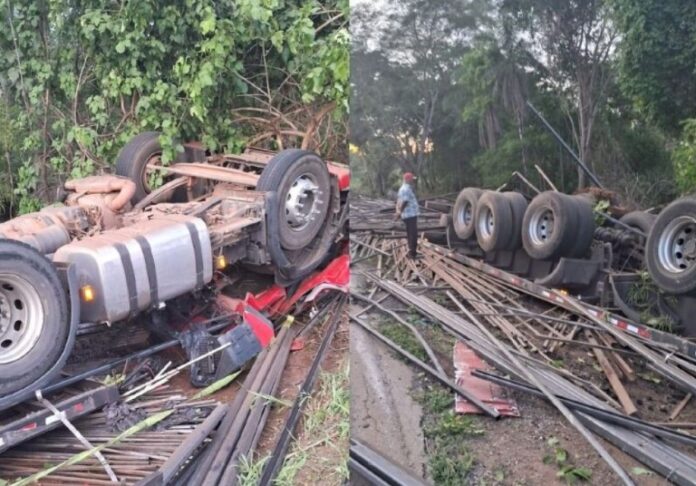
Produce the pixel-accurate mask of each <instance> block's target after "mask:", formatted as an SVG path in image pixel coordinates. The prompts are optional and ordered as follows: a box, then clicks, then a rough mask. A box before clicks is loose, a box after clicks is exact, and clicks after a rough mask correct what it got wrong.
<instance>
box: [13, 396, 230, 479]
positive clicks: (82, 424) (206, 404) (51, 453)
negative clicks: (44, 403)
mask: <svg viewBox="0 0 696 486" xmlns="http://www.w3.org/2000/svg"><path fill="white" fill-rule="evenodd" d="M185 401H186V397H185V396H184V395H183V394H182V393H181V392H180V391H178V390H176V389H169V388H168V387H161V388H160V389H158V390H155V391H152V392H150V393H148V394H147V395H144V396H143V397H141V399H140V400H139V401H136V402H133V403H132V404H131V405H132V406H131V407H128V408H124V409H123V411H121V412H119V414H120V415H122V417H121V418H122V420H124V421H125V422H126V423H128V424H135V423H137V422H138V421H140V420H141V419H142V418H143V417H148V416H153V415H156V414H158V413H160V412H162V410H163V409H171V410H174V411H175V413H174V414H173V415H171V416H170V417H176V419H175V420H171V421H170V422H169V423H168V421H167V419H166V418H165V419H164V421H163V422H161V423H160V425H161V426H162V427H161V429H160V430H157V429H150V430H143V431H139V432H138V433H135V434H132V435H127V436H125V437H124V438H122V439H121V440H119V441H118V442H116V443H113V444H110V443H111V442H113V439H114V438H115V437H117V436H119V435H120V434H119V430H114V429H113V428H112V426H113V420H111V419H109V418H107V413H108V412H107V411H104V410H102V411H99V412H96V413H93V414H90V415H89V416H86V417H84V418H82V419H80V420H78V421H76V422H75V427H76V428H78V429H79V431H80V433H81V434H82V435H83V436H84V437H85V438H86V439H87V440H88V441H89V442H90V443H91V444H92V445H93V446H94V447H97V448H98V447H100V446H104V445H107V444H109V445H108V447H105V448H104V449H103V450H102V451H101V452H102V454H103V456H104V457H105V459H106V461H107V462H108V464H109V466H110V467H111V468H112V469H113V471H114V473H115V474H116V476H117V477H118V478H119V480H120V481H125V482H127V483H129V484H132V483H135V482H137V481H139V480H141V479H143V478H145V477H146V476H148V475H150V474H153V473H154V472H156V471H158V470H159V468H160V467H161V466H162V465H164V464H165V463H166V461H167V460H168V458H169V457H170V456H171V454H172V453H173V452H174V451H175V450H176V449H177V448H178V447H179V446H180V444H181V443H182V442H183V441H185V439H186V438H187V437H188V436H189V435H190V434H191V433H192V432H193V431H194V430H195V429H196V427H197V426H198V424H200V423H201V422H203V421H204V420H205V418H206V416H207V415H208V414H210V411H211V410H213V409H214V408H215V407H216V405H217V404H216V402H215V401H213V400H198V401H196V402H195V403H185ZM110 422H112V423H111V424H110ZM84 452H85V447H84V446H83V444H81V443H80V441H78V440H77V438H76V437H75V436H73V435H72V434H71V433H70V432H69V431H67V430H65V429H60V430H56V431H53V432H49V433H47V434H46V435H44V436H42V437H40V438H38V439H37V440H32V441H29V442H26V443H25V444H22V445H20V446H19V447H16V448H14V449H11V450H9V451H7V452H5V453H4V454H2V456H0V477H2V478H3V479H5V480H17V479H18V478H22V477H24V478H26V477H31V476H32V475H34V474H36V473H37V472H40V471H42V470H45V469H46V468H47V467H49V466H53V465H58V464H63V463H65V462H66V461H69V460H71V459H72V458H74V457H76V456H77V455H79V454H81V453H84ZM42 484H90V485H91V484H94V485H100V484H113V483H112V482H111V481H110V479H109V477H108V475H107V474H106V472H105V470H104V468H103V467H102V465H101V464H100V463H99V461H98V460H97V459H96V458H95V457H94V456H89V457H86V458H85V459H84V460H81V461H79V462H76V463H74V464H69V465H65V466H64V467H61V468H59V469H57V470H56V471H55V472H52V473H51V474H50V475H48V476H46V478H44V479H42Z"/></svg>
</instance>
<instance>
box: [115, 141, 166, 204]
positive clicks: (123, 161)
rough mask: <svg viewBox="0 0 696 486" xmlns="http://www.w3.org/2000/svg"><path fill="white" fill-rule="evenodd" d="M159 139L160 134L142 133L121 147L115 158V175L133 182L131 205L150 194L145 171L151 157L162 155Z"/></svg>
mask: <svg viewBox="0 0 696 486" xmlns="http://www.w3.org/2000/svg"><path fill="white" fill-rule="evenodd" d="M159 137H160V132H143V133H141V134H140V135H136V136H135V137H133V138H132V139H131V140H130V141H129V142H128V143H127V144H126V145H124V146H123V148H122V149H121V151H120V152H119V153H118V157H116V174H118V175H120V176H124V177H128V178H129V179H130V180H132V181H133V182H135V194H134V195H133V198H132V199H131V203H132V204H135V203H137V202H138V201H140V200H141V199H143V198H144V197H145V196H147V195H148V194H149V193H150V188H149V187H148V185H147V180H146V177H147V175H146V173H145V169H146V167H147V163H148V162H149V161H150V159H152V157H154V156H156V155H161V154H162V145H161V144H160V141H159Z"/></svg>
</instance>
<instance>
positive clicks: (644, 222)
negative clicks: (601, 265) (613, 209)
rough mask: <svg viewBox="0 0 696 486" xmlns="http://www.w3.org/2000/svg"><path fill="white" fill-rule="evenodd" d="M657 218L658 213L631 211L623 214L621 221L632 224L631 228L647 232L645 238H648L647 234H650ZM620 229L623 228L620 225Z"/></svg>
mask: <svg viewBox="0 0 696 486" xmlns="http://www.w3.org/2000/svg"><path fill="white" fill-rule="evenodd" d="M656 219H657V216H656V215H654V214H650V213H646V212H645V211H631V212H630V213H627V214H624V215H623V216H621V219H620V220H619V221H621V222H622V223H624V224H626V225H628V226H630V227H631V228H635V229H637V230H640V231H642V232H643V233H644V234H645V239H647V236H648V235H649V234H650V230H651V229H652V227H653V225H654V224H655V220H656ZM619 229H621V228H620V227H619ZM636 236H638V235H636ZM641 241H644V239H643V238H641Z"/></svg>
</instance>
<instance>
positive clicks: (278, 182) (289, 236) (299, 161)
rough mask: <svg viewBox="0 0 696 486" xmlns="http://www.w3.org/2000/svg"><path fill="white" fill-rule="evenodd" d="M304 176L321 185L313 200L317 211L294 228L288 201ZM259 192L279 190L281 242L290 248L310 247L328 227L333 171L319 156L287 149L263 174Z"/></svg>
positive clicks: (274, 159) (272, 160)
mask: <svg viewBox="0 0 696 486" xmlns="http://www.w3.org/2000/svg"><path fill="white" fill-rule="evenodd" d="M300 177H308V178H309V179H311V180H312V182H313V183H314V184H315V185H316V186H317V187H318V189H317V192H316V194H317V195H315V196H314V197H315V199H314V200H313V206H314V209H315V210H316V211H317V213H316V214H314V215H313V216H312V215H310V216H309V218H310V221H309V222H307V223H305V224H304V225H303V226H300V227H299V228H294V227H293V225H292V224H291V223H290V221H289V220H288V216H287V209H286V204H285V201H286V200H287V199H288V197H289V191H290V190H291V188H292V186H293V184H294V183H296V182H297V180H298V179H299V178H300ZM256 190H258V191H276V193H277V194H278V202H279V203H278V208H277V210H278V225H279V237H280V245H281V246H282V247H283V248H285V249H286V250H300V249H302V248H304V247H306V246H307V245H308V244H309V243H310V242H311V241H312V240H313V239H314V237H315V236H316V235H317V234H318V233H319V231H320V230H321V229H322V227H323V226H324V220H325V219H326V214H327V212H328V208H329V202H330V201H329V198H330V197H331V179H330V176H329V170H328V168H327V166H326V162H324V161H323V160H322V159H321V158H320V157H319V156H318V155H316V154H315V153H313V152H309V151H306V150H299V149H289V150H283V151H282V152H280V153H278V154H277V155H276V156H274V157H273V158H272V159H271V160H270V161H269V162H268V165H267V166H266V168H265V169H264V170H263V172H262V173H261V177H259V181H258V183H257V185H256Z"/></svg>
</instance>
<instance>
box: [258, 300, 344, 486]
mask: <svg viewBox="0 0 696 486" xmlns="http://www.w3.org/2000/svg"><path fill="white" fill-rule="evenodd" d="M345 303H346V299H345V297H344V296H341V298H340V299H339V300H338V301H337V304H336V305H335V306H334V308H333V309H331V310H330V311H329V312H330V315H329V317H328V320H329V321H330V322H329V325H328V329H327V330H326V332H325V333H324V337H323V339H322V340H321V344H320V345H319V349H318V350H317V353H316V355H315V356H314V359H313V360H312V366H311V367H310V369H309V371H308V372H307V376H306V377H305V380H304V382H303V383H302V387H301V388H300V391H299V393H298V395H297V398H295V402H294V403H293V406H292V409H291V410H290V413H289V415H288V418H287V420H286V421H285V424H284V426H283V431H282V432H281V434H280V437H278V440H277V442H276V445H275V447H274V448H273V452H272V453H271V457H270V459H269V460H268V462H267V463H266V464H265V465H264V469H263V473H262V475H261V479H259V485H261V486H266V485H270V484H272V483H273V481H274V480H275V478H276V477H277V476H278V473H279V472H280V468H281V467H282V466H283V461H284V460H285V455H286V454H287V451H288V447H289V446H290V441H291V440H292V439H293V433H294V430H295V427H296V426H297V422H298V420H299V419H300V416H301V415H302V411H303V409H304V406H305V404H306V403H307V398H308V397H309V396H310V395H311V393H312V389H313V387H314V382H315V381H316V378H317V374H318V372H319V366H320V365H321V363H322V361H323V360H324V357H325V356H326V352H327V350H328V349H329V346H330V345H331V342H332V341H333V338H334V336H335V334H336V329H337V328H338V325H339V323H340V321H341V317H342V313H343V310H344V309H345Z"/></svg>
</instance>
